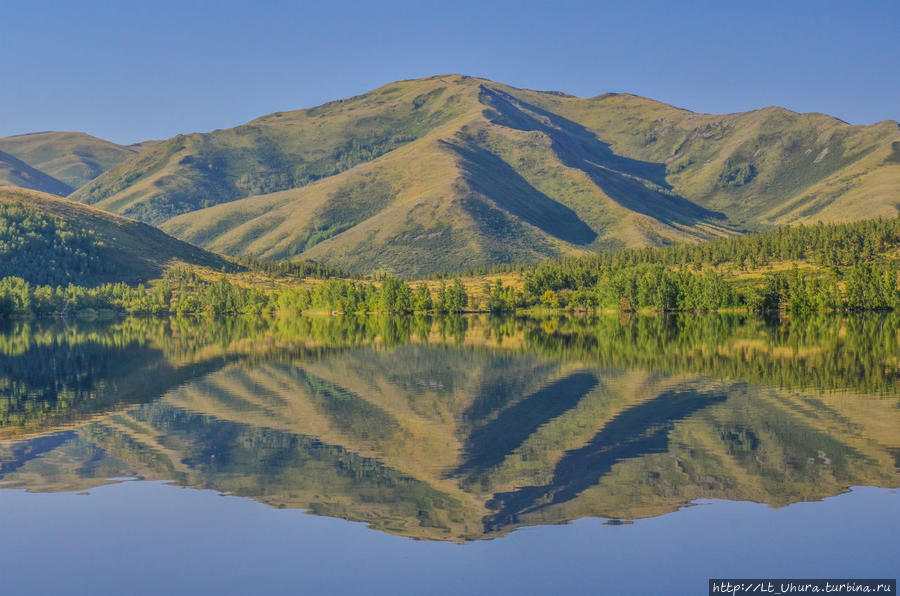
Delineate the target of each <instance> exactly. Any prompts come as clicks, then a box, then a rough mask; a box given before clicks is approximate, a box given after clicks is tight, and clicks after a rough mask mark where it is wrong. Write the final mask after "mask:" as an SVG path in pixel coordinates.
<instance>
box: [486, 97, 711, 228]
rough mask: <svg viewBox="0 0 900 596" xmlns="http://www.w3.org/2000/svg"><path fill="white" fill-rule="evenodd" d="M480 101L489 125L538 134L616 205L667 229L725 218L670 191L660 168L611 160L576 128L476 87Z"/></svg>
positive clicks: (610, 153) (601, 144)
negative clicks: (674, 224)
mask: <svg viewBox="0 0 900 596" xmlns="http://www.w3.org/2000/svg"><path fill="white" fill-rule="evenodd" d="M481 97H482V103H484V104H485V105H487V106H490V108H493V110H489V111H488V113H487V114H486V116H487V117H488V118H489V119H490V120H491V121H492V122H494V123H496V124H500V125H503V126H506V127H509V128H515V129H517V130H523V131H537V132H541V133H544V134H545V135H547V136H548V137H549V138H550V139H551V141H552V142H553V148H554V150H555V152H556V154H557V156H558V157H559V158H560V160H561V161H562V162H563V164H564V165H566V166H567V167H570V168H574V169H578V170H581V171H582V172H584V173H585V174H587V175H588V176H589V177H590V178H591V180H593V182H594V183H595V184H596V185H597V186H599V187H600V188H601V189H602V190H603V192H604V193H606V195H607V196H609V197H610V198H611V199H612V200H614V201H615V202H617V203H618V204H619V205H621V206H623V207H625V208H627V209H629V210H631V211H635V212H637V213H641V214H643V215H647V216H649V217H652V218H654V219H656V220H658V221H661V222H663V223H667V224H671V223H679V224H684V225H694V224H696V223H698V222H700V221H703V220H708V219H725V216H724V214H722V213H719V212H716V211H710V210H709V209H705V208H703V207H701V206H700V205H697V204H696V203H694V202H692V201H689V200H687V199H685V198H684V197H681V196H679V195H677V194H675V193H674V192H672V187H671V185H670V184H669V183H668V182H666V166H665V164H662V163H654V162H649V161H640V160H636V159H630V158H627V157H623V156H621V155H616V154H615V153H613V151H612V149H610V147H609V144H608V143H604V142H602V141H600V140H599V139H597V137H596V136H595V135H594V134H593V133H592V132H590V131H589V130H588V129H586V128H585V127H583V126H581V125H580V124H578V123H576V122H572V121H571V120H567V119H566V118H563V117H561V116H558V115H556V114H553V113H552V112H548V111H546V110H543V109H541V108H539V107H537V106H534V105H531V104H528V103H526V102H523V101H521V100H519V99H516V98H514V97H512V96H511V95H508V94H506V93H503V92H501V91H498V90H495V89H489V88H487V87H485V86H482V87H481ZM529 112H530V113H529ZM541 119H543V121H542V120H541Z"/></svg>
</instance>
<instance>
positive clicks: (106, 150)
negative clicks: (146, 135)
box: [0, 132, 142, 194]
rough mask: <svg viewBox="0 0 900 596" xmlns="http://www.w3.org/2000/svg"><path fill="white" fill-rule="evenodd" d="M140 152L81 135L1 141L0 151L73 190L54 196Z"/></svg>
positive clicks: (35, 135)
mask: <svg viewBox="0 0 900 596" xmlns="http://www.w3.org/2000/svg"><path fill="white" fill-rule="evenodd" d="M141 149H142V148H141V147H140V146H130V147H126V146H123V145H117V144H115V143H111V142H110V141H105V140H103V139H98V138H96V137H92V136H91V135H88V134H84V133H81V132H39V133H33V134H26V135H18V136H14V137H6V138H3V139H0V151H5V152H6V153H8V154H10V155H13V156H15V157H17V158H19V159H20V160H22V161H23V162H25V163H27V164H28V165H30V166H31V167H33V168H35V169H37V170H40V171H41V172H43V173H45V174H47V175H48V176H52V177H54V178H56V179H57V180H59V181H61V182H63V183H65V184H66V185H68V186H69V187H71V188H70V189H69V191H68V192H66V193H58V192H54V193H53V194H69V193H70V192H72V190H74V189H76V188H78V187H79V186H83V185H84V184H86V183H88V182H89V181H91V180H93V179H94V178H96V177H97V176H99V175H100V174H102V173H103V172H105V171H106V170H108V169H110V168H112V167H114V166H116V165H119V164H120V163H122V162H124V161H127V160H128V159H130V158H132V157H134V156H135V155H137V154H138V153H140V151H141ZM38 190H41V189H38ZM48 192H49V191H48Z"/></svg>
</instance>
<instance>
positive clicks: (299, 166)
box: [0, 75, 900, 276]
mask: <svg viewBox="0 0 900 596" xmlns="http://www.w3.org/2000/svg"><path fill="white" fill-rule="evenodd" d="M898 143H900V129H898V126H897V123H895V122H882V123H878V124H875V125H872V126H850V125H847V124H845V123H843V122H841V121H839V120H837V119H835V118H831V117H829V116H825V115H821V114H797V113H794V112H790V111H788V110H784V109H781V108H765V109H762V110H755V111H751V112H745V113H740V114H727V115H710V114H695V113H693V112H689V111H687V110H682V109H679V108H675V107H672V106H668V105H665V104H662V103H659V102H655V101H653V100H649V99H645V98H641V97H636V96H633V95H628V94H607V95H604V96H599V97H596V98H588V99H581V98H577V97H572V96H566V95H564V94H558V93H545V92H538V91H530V90H525V89H517V88H514V87H510V86H507V85H502V84H498V83H493V82H491V81H487V80H484V79H477V78H471V77H462V76H459V75H445V76H435V77H430V78H426V79H418V80H411V81H401V82H397V83H392V84H390V85H386V86H385V87H382V88H380V89H376V90H374V91H371V92H369V93H365V94H363V95H359V96H356V97H352V98H349V99H345V100H338V101H333V102H329V103H327V104H324V105H322V106H319V107H316V108H312V109H307V110H296V111H290V112H277V113H275V114H271V115H269V116H264V117H262V118H258V119H256V120H254V121H252V122H249V123H247V124H245V125H242V126H239V127H236V128H233V129H228V130H220V131H214V132H211V133H208V134H191V135H180V136H178V137H175V138H173V139H170V140H168V141H165V142H162V143H159V144H156V145H154V146H151V147H149V148H147V149H146V150H145V151H144V152H143V153H141V154H140V155H138V156H136V157H134V158H132V159H131V160H130V161H128V162H127V163H125V164H121V165H119V166H118V167H115V168H113V169H111V170H109V171H107V172H106V173H105V174H103V175H101V176H100V177H99V178H97V179H96V180H94V181H92V182H90V183H89V184H87V185H86V186H84V187H82V188H80V189H79V190H78V191H76V192H75V193H74V195H73V198H75V199H77V200H79V201H83V202H86V203H90V204H94V205H96V206H98V207H100V208H103V209H106V210H110V211H113V212H116V213H121V214H125V215H129V216H132V217H135V218H138V219H140V220H142V221H147V222H150V223H153V224H154V225H159V226H161V227H163V229H165V230H166V231H167V232H169V233H171V234H173V235H175V236H177V237H179V238H182V239H184V240H187V241H190V242H195V243H198V244H200V245H201V246H203V247H205V248H208V249H211V250H216V251H220V252H223V253H225V254H229V255H248V256H253V257H257V258H264V259H271V260H283V259H291V258H294V257H297V256H301V255H302V257H303V258H307V259H315V260H320V261H324V262H326V263H329V264H340V265H342V266H346V267H348V268H350V269H351V270H353V271H354V272H366V271H372V270H376V269H381V270H387V271H391V272H393V273H397V274H402V275H406V276H419V275H426V274H428V273H432V272H435V271H440V270H452V269H463V268H467V267H479V266H483V265H491V264H500V263H533V262H537V261H540V260H543V259H546V258H548V257H556V256H563V255H574V254H583V253H585V252H590V251H604V250H609V249H610V248H616V247H623V246H624V247H638V246H646V245H661V244H667V243H671V242H679V241H691V242H699V241H704V240H708V239H711V238H715V237H717V236H719V235H728V234H734V233H738V232H740V231H742V230H746V229H761V228H766V227H769V226H772V225H778V224H790V223H796V222H804V223H810V222H815V221H846V220H848V219H852V218H857V217H859V216H860V215H865V216H866V217H876V216H891V215H893V214H894V213H896V203H897V199H896V197H897V195H898V193H900V166H898V159H897V157H896V155H897V146H900V145H898ZM0 148H2V147H0Z"/></svg>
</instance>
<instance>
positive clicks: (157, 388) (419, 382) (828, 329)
mask: <svg viewBox="0 0 900 596" xmlns="http://www.w3.org/2000/svg"><path fill="white" fill-rule="evenodd" d="M898 333H900V317H897V316H895V315H866V316H852V317H840V316H829V317H815V318H809V319H802V320H801V319H794V320H790V321H776V322H766V321H762V320H759V319H755V318H748V317H740V316H683V317H637V318H632V319H620V318H618V317H600V318H552V319H544V320H526V319H491V318H487V317H470V318H442V319H431V318H424V317H423V318H414V317H406V318H364V319H357V318H338V317H321V318H298V319H290V320H286V319H285V320H271V321H268V320H258V319H256V320H255V319H247V320H244V319H232V320H226V321H201V320H192V319H128V320H124V321H119V322H115V323H108V324H89V325H88V324H85V325H82V324H78V325H63V324H52V323H40V322H15V323H12V324H9V326H8V327H7V328H4V329H2V330H0V483H2V486H3V487H5V488H9V487H16V488H27V489H29V490H32V491H72V490H83V489H85V488H90V487H93V486H98V485H100V484H105V483H109V482H114V481H115V480H111V479H116V478H123V477H140V478H147V479H157V480H169V481H173V482H175V483H178V484H181V485H184V486H190V487H197V488H211V489H215V490H219V491H222V492H228V493H232V494H235V495H240V496H244V497H249V498H253V499H256V500H258V501H260V502H263V503H266V504H269V505H272V506H274V507H297V508H303V509H307V510H309V511H311V512H313V513H317V514H321V515H329V516H335V517H341V518H345V519H350V520H357V521H364V522H366V523H368V524H369V525H370V526H371V527H373V528H376V529H380V530H384V531H387V532H392V533H398V534H402V535H407V536H411V537H416V538H423V539H437V540H457V541H461V540H475V539H481V538H489V537H494V536H499V535H503V534H504V533H507V532H509V531H511V530H512V529H514V528H516V527H519V526H523V525H535V524H546V523H562V522H566V521H569V520H573V519H577V518H580V517H585V516H599V517H606V518H611V519H616V520H627V519H634V518H641V517H648V516H655V515H661V514H664V513H667V512H671V511H673V510H675V509H678V508H679V507H682V506H684V505H685V504H687V503H689V502H691V501H692V500H695V499H698V498H723V499H733V500H752V501H757V502H763V503H768V504H771V505H773V506H780V505H785V504H788V503H791V502H796V501H802V500H815V499H821V498H823V497H826V496H830V495H833V494H837V493H839V492H841V491H843V490H845V488H846V487H847V486H851V485H870V486H880V487H896V486H898V484H900V482H898V479H900V475H898V459H900V399H898V390H897V377H898V370H900V335H898Z"/></svg>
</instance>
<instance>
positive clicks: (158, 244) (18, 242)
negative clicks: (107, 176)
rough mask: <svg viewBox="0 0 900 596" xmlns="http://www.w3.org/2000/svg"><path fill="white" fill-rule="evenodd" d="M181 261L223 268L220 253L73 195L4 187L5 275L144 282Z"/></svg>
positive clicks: (0, 201) (0, 205)
mask: <svg viewBox="0 0 900 596" xmlns="http://www.w3.org/2000/svg"><path fill="white" fill-rule="evenodd" d="M177 262H184V263H190V264H195V265H201V266H208V267H215V268H217V269H218V268H222V267H225V266H227V263H226V261H224V260H223V259H222V258H221V257H219V256H216V255H213V254H211V253H208V252H206V251H204V250H202V249H199V248H196V247H194V246H191V245H189V244H186V243H184V242H181V241H180V240H176V239H174V238H172V237H170V236H167V235H166V234H164V233H163V232H160V231H159V230H157V229H156V228H153V227H151V226H148V225H146V224H143V223H139V222H136V221H133V220H130V219H126V218H124V217H120V216H117V215H112V214H109V213H106V212H104V211H101V210H99V209H95V208H93V207H88V206H86V205H82V204H80V203H76V202H74V201H70V200H68V199H63V198H59V197H55V196H52V195H49V194H45V193H40V192H36V191H32V190H25V189H21V188H14V187H0V278H3V277H7V276H14V277H21V278H23V279H25V280H26V281H29V282H31V283H35V284H48V285H59V284H66V283H75V284H79V285H94V284H98V283H102V282H114V281H125V282H140V281H147V280H150V279H154V278H157V277H160V276H161V275H162V274H163V272H164V271H165V269H166V268H168V267H169V266H170V265H171V264H174V263H177Z"/></svg>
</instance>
